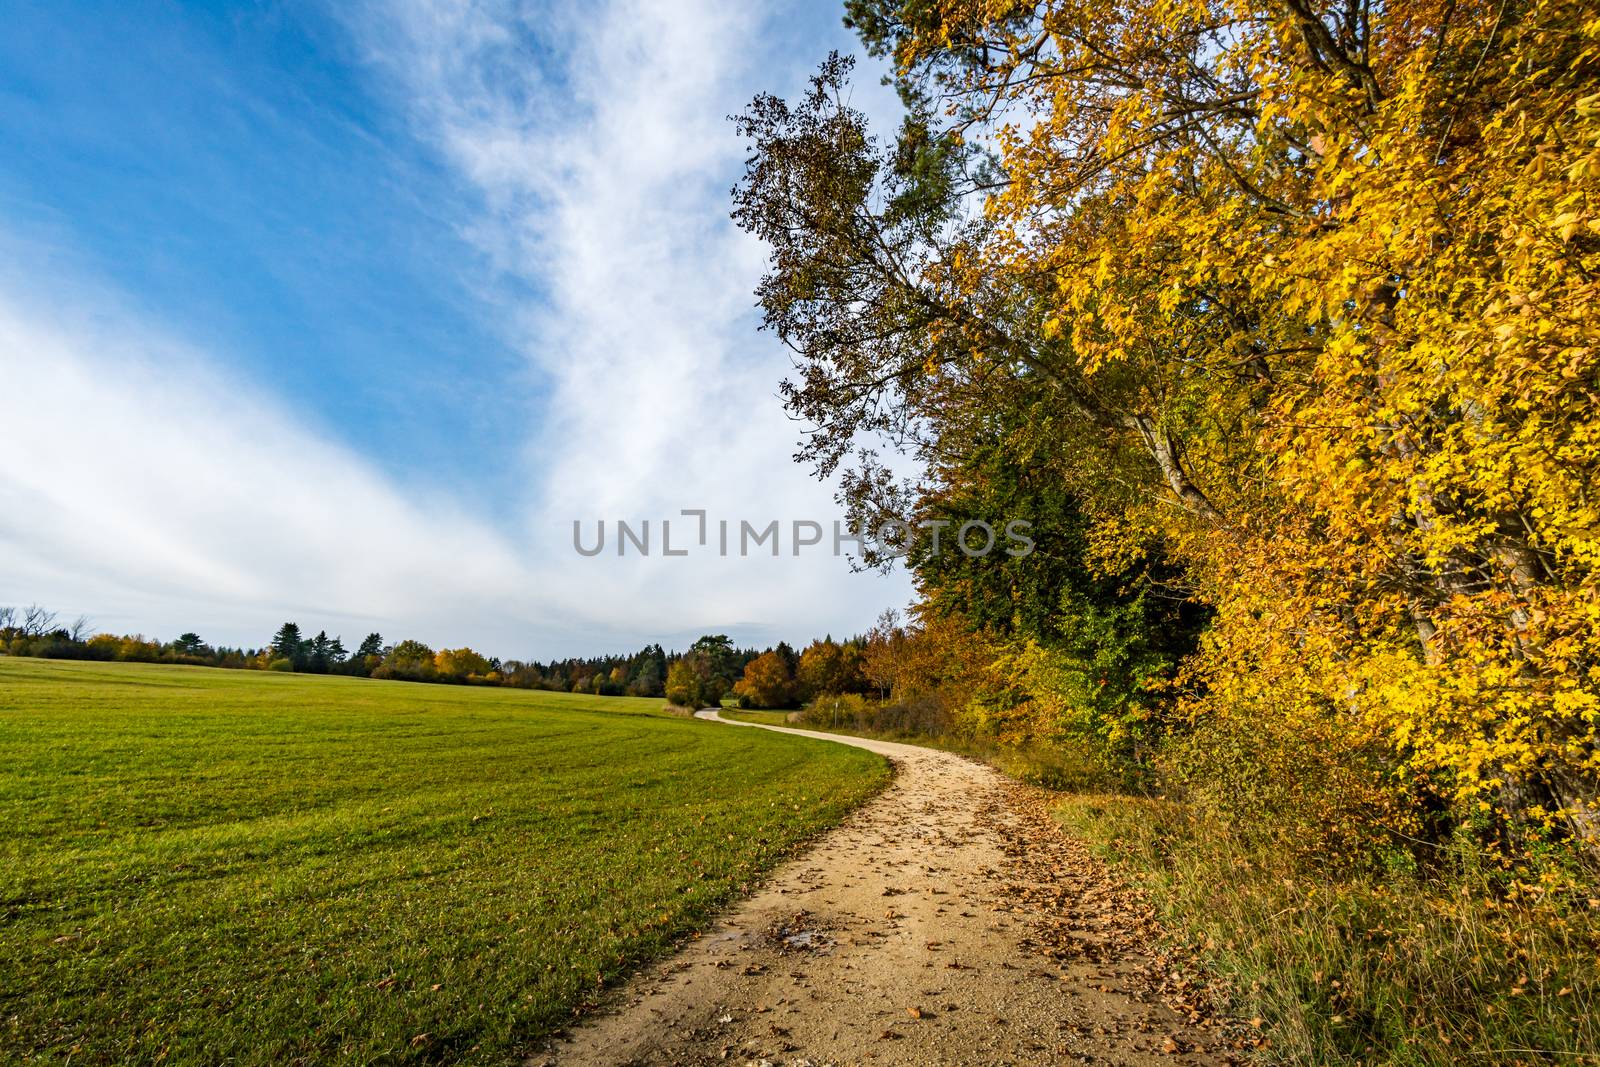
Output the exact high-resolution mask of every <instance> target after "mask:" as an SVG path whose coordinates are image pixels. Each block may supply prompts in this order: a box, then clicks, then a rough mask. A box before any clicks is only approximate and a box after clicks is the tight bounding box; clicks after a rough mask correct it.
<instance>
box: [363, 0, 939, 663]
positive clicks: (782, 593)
mask: <svg viewBox="0 0 1600 1067" xmlns="http://www.w3.org/2000/svg"><path fill="white" fill-rule="evenodd" d="M790 17H792V8H789V9H786V8H785V7H784V6H782V5H770V6H769V5H763V4H757V3H750V2H740V0H679V2H676V3H660V2H649V0H614V2H611V3H607V4H603V5H583V6H581V7H579V6H574V7H570V8H561V9H558V10H557V11H556V12H555V13H554V14H553V15H552V14H551V12H550V10H549V8H548V6H547V5H541V6H540V8H539V15H538V17H535V16H534V15H533V14H532V9H531V8H525V7H520V6H518V5H515V4H500V5H487V6H485V5H462V4H448V5H442V4H440V3H438V2H432V0H410V2H401V3H398V4H394V5H385V6H383V7H382V8H381V14H380V12H374V11H368V12H367V15H366V17H365V18H363V19H362V20H361V21H360V23H359V24H358V32H362V33H364V34H365V35H366V38H367V40H368V42H369V45H370V49H371V55H372V58H373V61H374V66H375V67H376V69H378V70H380V71H381V72H383V75H384V77H386V78H387V79H389V81H390V84H392V85H393V86H395V87H396V89H397V91H398V93H399V95H400V97H401V99H402V101H403V106H405V107H408V108H409V109H410V110H411V112H412V114H413V115H414V116H415V120H416V122H417V124H418V128H419V130H420V131H421V133H422V135H423V136H425V137H427V138H429V139H431V140H432V141H433V142H434V143H436V144H437V145H438V146H439V148H440V150H441V152H442V153H443V154H444V155H445V156H446V158H447V159H448V160H450V161H451V162H452V163H453V164H454V165H455V166H456V168H457V169H458V170H459V171H460V173H461V174H462V175H463V176H464V177H465V178H466V179H468V180H469V181H471V182H472V183H473V184H474V186H475V187H476V189H477V190H478V191H479V193H480V194H481V196H482V200H483V202H484V204H485V205H486V210H485V214H484V215H483V217H481V218H479V219H477V220H476V221H475V222H474V223H473V224H472V225H471V226H470V228H469V233H470V234H471V236H472V237H473V239H474V240H476V241H477V242H478V243H479V244H480V246H481V247H482V248H483V249H484V250H485V252H486V253H487V254H488V255H489V256H490V258H491V260H492V261H493V262H494V263H495V264H496V265H497V266H498V267H499V268H500V269H501V270H504V271H506V272H508V273H511V274H514V275H515V276H517V277H518V278H520V279H523V280H525V281H527V282H529V283H531V284H533V285H534V286H536V287H537V288H538V289H539V290H540V291H541V293H542V294H543V296H544V299H543V300H542V301H541V302H540V303H539V305H538V306H537V307H534V308H530V309H529V312H528V316H527V319H526V320H525V322H524V324H523V328H524V330H525V336H526V338H527V342H526V345H525V348H526V351H527V353H528V357H529V359H530V360H531V361H533V363H534V364H535V365H536V366H537V368H538V369H539V370H540V371H541V372H542V373H543V374H544V375H545V376H547V378H548V379H549V380H550V382H551V383H552V393H551V396H550V400H549V403H548V406H547V408H546V410H545V411H544V413H543V418H542V420H541V424H540V425H539V426H538V427H537V429H536V431H535V433H534V435H533V437H532V444H531V447H530V452H529V457H530V462H531V463H533V464H534V465H535V466H536V467H537V468H538V469H539V470H541V471H543V472H546V473H547V476H546V477H544V478H542V479H541V484H542V487H543V488H542V492H541V494H540V496H539V498H538V500H537V502H536V504H535V505H534V506H533V507H532V508H531V509H530V512H529V515H530V520H529V521H530V533H531V536H532V537H533V538H534V540H535V542H536V543H537V544H539V545H540V546H541V548H542V549H543V550H544V551H546V552H549V553H559V552H562V551H565V552H566V553H567V554H568V555H569V556H570V548H568V547H567V539H568V536H569V531H568V526H567V523H568V521H569V520H570V519H572V518H579V517H582V518H588V519H592V518H600V517H605V518H617V517H627V518H630V519H643V518H657V519H659V518H660V517H662V516H670V515H674V514H676V513H677V511H678V509H680V508H683V507H701V508H706V509H708V510H709V511H710V512H711V513H712V515H713V516H714V517H715V516H724V517H728V518H730V519H732V520H735V521H737V520H739V519H742V518H748V519H750V520H752V521H758V522H759V523H763V524H764V523H765V522H766V521H768V520H770V519H774V518H776V519H780V520H784V521H785V522H786V523H787V522H788V521H791V520H794V519H815V520H818V521H822V522H824V523H825V524H826V523H828V522H831V520H832V519H833V518H834V517H835V516H836V515H837V509H836V507H835V505H834V503H833V501H832V494H831V490H830V489H829V488H828V487H826V486H823V485H819V484H817V483H815V482H814V481H812V480H810V478H809V477H808V474H807V472H806V471H804V470H802V469H800V468H798V467H796V466H795V465H794V464H793V463H792V462H790V455H791V453H792V452H793V450H794V447H795V438H796V436H797V434H798V432H799V428H798V427H797V426H796V425H795V424H794V423H792V422H790V421H789V420H788V419H787V418H786V417H785V415H784V412H783V411H782V408H781V405H780V403H779V402H778V400H777V397H776V392H777V383H778V381H779V379H780V378H781V377H782V376H783V374H784V373H785V371H786V370H787V369H788V364H787V361H786V353H785V352H784V350H783V349H782V348H781V346H779V344H778V343H777V342H776V340H775V339H774V338H773V337H771V336H770V335H766V334H758V333H757V332H756V325H757V321H758V320H757V318H756V315H755V313H754V310H753V307H752V304H753V296H752V290H753V288H754V285H755V282H756V279H757V278H758V277H759V275H760V273H761V269H762V261H763V250H762V248H761V247H760V246H759V245H758V244H757V243H756V242H755V241H753V240H752V239H750V238H748V237H746V236H745V235H744V234H742V233H740V232H739V231H738V230H737V229H736V228H735V227H734V226H733V225H732V223H731V222H730V221H729V219H728V208H729V200H728V191H729V188H730V187H731V185H732V184H733V182H734V180H735V178H736V177H737V176H738V174H739V172H740V169H741V165H742V160H743V154H744V148H743V145H742V144H741V143H740V142H739V140H738V139H737V137H736V136H735V132H734V129H733V126H732V123H730V122H729V121H728V116H729V115H730V114H732V113H734V112H737V111H739V110H740V109H742V107H743V106H744V104H745V103H746V102H747V101H748V100H749V99H750V97H751V96H753V95H754V94H755V93H756V92H757V91H760V90H779V91H788V92H791V93H792V92H794V91H795V90H797V89H798V87H799V86H800V85H801V84H802V82H803V79H804V78H805V77H806V75H808V74H809V73H810V71H811V69H812V68H813V65H814V64H815V62H816V61H817V60H819V59H820V58H821V57H822V54H823V52H824V50H825V48H826V47H827V46H828V45H827V44H826V43H823V42H821V41H819V42H818V43H817V46H816V51H815V53H814V54H809V53H805V54H798V55H775V54H774V53H773V52H772V51H771V50H770V49H769V48H766V47H764V46H763V45H762V42H763V41H768V40H771V39H773V38H774V37H777V36H781V34H779V33H778V30H779V27H780V25H781V22H782V20H784V19H786V18H790ZM829 43H835V44H836V43H839V42H829ZM552 55H556V56H559V57H560V63H559V65H558V66H557V65H555V64H554V63H553V62H552V60H551V59H550V58H549V57H550V56H552ZM861 80H862V81H863V82H864V83H865V86H864V88H863V99H865V100H867V101H868V102H869V103H872V102H873V94H874V91H875V90H874V89H873V87H872V82H873V78H872V77H871V76H870V75H868V76H864V77H863V78H862V79H861ZM786 551H787V549H786ZM580 562H581V565H579V566H574V567H570V568H564V569H562V571H561V572H560V573H559V574H557V575H553V576H552V580H553V582H554V583H555V584H556V585H557V586H558V587H559V588H561V589H562V590H563V591H564V593H566V594H567V595H569V596H579V595H582V591H583V590H585V589H588V590H589V591H591V593H593V592H595V591H603V595H604V596H605V597H606V598H608V599H613V600H614V602H617V603H622V602H626V601H627V599H628V598H629V597H635V598H637V599H636V601H635V602H636V603H637V604H638V605H639V610H640V611H641V613H643V614H644V615H645V616H646V617H648V618H652V619H660V620H661V622H658V623H657V625H665V624H666V623H667V620H668V619H670V618H676V619H678V620H679V621H680V625H703V626H717V625H731V624H732V623H735V622H742V623H755V622H764V623H769V624H774V625H777V626H778V628H779V630H780V632H783V633H785V634H787V635H795V634H796V633H797V629H798V632H802V633H803V632H805V630H804V628H805V627H807V626H809V627H812V628H818V627H820V628H831V629H835V630H843V629H850V628H859V627H861V626H864V625H865V623H866V622H867V621H869V620H870V618H871V617H872V615H873V614H875V612H876V610H877V609H878V608H881V607H883V606H886V605H888V604H890V603H897V602H901V601H903V600H904V599H905V598H906V595H907V592H908V586H907V583H906V582H905V580H904V578H903V577H898V578H895V579H890V580H887V581H885V580H878V579H874V578H872V577H869V576H864V575H855V574H851V573H849V571H848V569H847V567H846V565H845V564H844V563H843V561H841V560H838V559H835V558H832V557H831V556H827V555H825V554H817V555H813V556H808V557H806V558H803V559H800V560H796V559H794V558H792V557H789V558H785V559H782V560H778V561H773V560H771V559H763V560H759V561H757V560H723V559H716V558H710V559H696V560H691V561H682V560H665V559H656V560H649V561H638V562H635V563H632V564H629V563H626V562H623V561H617V560H615V559H614V558H609V559H608V560H606V561H602V560H598V559H597V560H594V561H580ZM785 620H792V622H790V625H789V626H783V625H782V623H783V622H784V621H785Z"/></svg>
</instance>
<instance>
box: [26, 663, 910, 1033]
mask: <svg viewBox="0 0 1600 1067" xmlns="http://www.w3.org/2000/svg"><path fill="white" fill-rule="evenodd" d="M660 704H661V702H660V701H655V700H636V699H629V698H601V697H587V696H569V695H565V694H552V693H533V692H523V691H517V690H504V689H472V688H458V687H447V686H431V685H419V684H410V683H403V682H374V681H368V680H365V679H348V678H317V677H307V676H299V675H276V674H267V673H257V672H240V671H219V670H209V669H205V668H190V667H161V666H147V665H137V664H78V663H65V662H52V661H38V660H11V659H5V658H0V824H3V825H4V827H5V832H4V834H3V836H0V1049H3V1050H4V1055H3V1057H0V1058H8V1059H14V1060H15V1059H20V1060H24V1061H26V1060H29V1059H40V1060H60V1061H65V1060H67V1059H69V1058H70V1059H71V1060H72V1062H74V1063H110V1062H116V1063H123V1062H156V1061H160V1062H164V1063H202V1062H203V1063H220V1062H225V1061H226V1062H246V1063H263V1062H273V1063H282V1062H292V1061H295V1060H297V1059H298V1060H303V1061H307V1062H328V1061H333V1060H338V1061H348V1062H356V1063H399V1062H428V1061H448V1062H457V1061H463V1060H465V1061H469V1062H489V1063H494V1062H503V1061H506V1060H508V1059H510V1058H512V1057H514V1056H515V1054H516V1053H517V1052H518V1051H519V1050H520V1049H522V1048H524V1047H525V1046H526V1045H527V1044H528V1042H529V1041H530V1040H531V1039H533V1038H535V1037H536V1036H538V1035H539V1034H541V1033H545V1032H548V1031H549V1030H550V1029H552V1028H555V1027H557V1026H559V1025H560V1024H561V1023H562V1022H563V1021H564V1020H566V1019H567V1018H569V1017H570V1015H571V1013H572V1011H573V1009H574V1007H575V1006H577V1005H579V1004H580V1003H582V1002H584V1001H585V1000H586V999H589V998H592V997H593V996H594V994H595V993H596V991H597V988H598V987H599V986H600V985H601V984H602V983H604V982H605V981H607V980H609V979H613V978H615V977H617V976H619V975H620V974H622V973H624V972H625V971H626V970H627V969H629V967H630V965H632V964H634V963H636V962H637V961H639V960H641V959H643V958H646V957H648V956H650V955H652V954H655V953H659V952H660V951H662V950H664V949H665V948H666V947H668V946H669V945H670V944H671V943H672V941H673V940H674V939H675V938H677V937H679V936H681V935H683V934H684V933H685V932H687V931H688V930H690V929H691V928H692V927H694V926H695V925H696V924H697V923H698V922H700V921H702V920H704V919H705V917H706V916H707V915H708V914H709V913H710V912H711V911H712V910H713V909H714V907H715V906H716V905H717V904H718V903H720V902H723V901H725V900H727V899H728V898H729V897H730V896H731V895H733V894H734V893H736V892H737V891H738V889H739V887H740V886H741V885H743V884H745V883H747V882H748V881H749V880H750V879H751V878H752V877H753V876H755V875H756V874H758V873H759V872H760V871H761V870H763V869H764V868H766V867H768V866H769V865H770V864H772V863H773V862H774V861H775V860H776V859H777V858H778V857H780V856H781V855H782V854H783V853H784V852H785V851H787V850H789V849H790V848H791V847H792V846H794V845H795V844H796V842H798V841H800V840H802V839H803V838H805V837H806V836H807V835H809V834H811V833H813V832H815V831H816V830H818V829H820V828H822V827H824V826H826V825H828V824H830V823H832V822H834V821H835V820H837V819H838V818H839V817H840V816H841V815H842V814H843V813H844V812H845V811H846V810H848V809H849V808H850V807H851V806H852V805H854V804H856V803H857V802H859V801H860V800H861V799H862V798H864V797H865V796H867V795H869V794H870V793H872V792H873V791H874V790H875V789H877V788H879V787H880V786H881V785H882V784H883V783H884V782H885V781H886V780H887V768H886V767H885V765H884V764H883V762H882V761H881V760H879V759H878V758H877V757H874V756H871V755H869V754H867V753H865V752H862V751H860V750H857V749H850V748H845V747H843V746H840V745H831V744H826V743H820V742H809V741H805V740H803V739H797V738H791V737H782V736H779V735H776V734H772V733H769V732H767V731H763V730H734V729H729V728H727V727H721V726H716V725H712V724H707V723H701V722H694V721H690V720H683V719H677V718H672V717H668V716H665V715H661V714H658V713H657V709H658V708H659V707H660Z"/></svg>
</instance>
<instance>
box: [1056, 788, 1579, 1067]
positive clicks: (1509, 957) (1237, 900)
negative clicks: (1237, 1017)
mask: <svg viewBox="0 0 1600 1067" xmlns="http://www.w3.org/2000/svg"><path fill="white" fill-rule="evenodd" d="M1056 814H1057V817H1058V818H1059V819H1060V820H1061V822H1062V823H1063V825H1064V826H1065V827H1066V828H1067V829H1068V830H1069V831H1070V832H1071V833H1074V834H1076V835H1078V836H1080V837H1082V838H1084V839H1085V840H1087V841H1089V842H1090V844H1091V845H1092V846H1093V847H1094V848H1095V849H1096V851H1098V852H1099V853H1100V854H1101V855H1103V856H1105V857H1106V858H1108V859H1110V860H1112V861H1114V862H1115V863H1117V864H1118V865H1119V866H1120V867H1121V868H1122V869H1123V870H1125V871H1127V872H1128V873H1129V874H1130V875H1132V876H1133V877H1134V878H1135V879H1136V880H1137V881H1139V882H1140V883H1142V884H1143V885H1144V886H1146V887H1147V888H1148V889H1150V890H1151V891H1152V894H1153V896H1154V897H1155V899H1156V900H1157V901H1158V902H1159V903H1160V905H1161V907H1162V908H1163V910H1164V911H1165V912H1166V917H1167V919H1168V922H1169V924H1170V926H1171V927H1172V928H1173V929H1178V930H1182V931H1184V932H1185V933H1186V935H1187V936H1188V937H1189V938H1190V939H1191V940H1192V941H1193V942H1194V944H1195V946H1196V947H1197V948H1198V949H1199V950H1200V951H1201V953H1202V954H1203V956H1204V958H1206V959H1207V960H1208V962H1209V963H1210V964H1211V965H1212V966H1213V967H1214V968H1215V969H1216V970H1217V971H1218V972H1220V973H1221V974H1222V975H1223V976H1224V977H1225V978H1226V979H1227V980H1228V982H1229V984H1230V985H1231V986H1232V988H1233V990H1234V993H1233V996H1234V1000H1235V1003H1234V1004H1233V1005H1232V1009H1233V1010H1234V1011H1235V1012H1236V1013H1240V1014H1242V1015H1243V1016H1244V1017H1246V1018H1248V1017H1250V1016H1252V1015H1253V1016H1257V1017H1259V1018H1261V1019H1262V1021H1263V1024H1264V1026H1265V1027H1266V1028H1267V1030H1268V1032H1269V1033H1270V1034H1271V1038H1272V1046H1271V1050H1270V1052H1269V1057H1270V1059H1271V1060H1273V1061H1276V1062H1284V1063H1297V1064H1302V1063H1303V1064H1357V1063H1360V1064H1373V1063H1382V1064H1403V1065H1421V1064H1496V1065H1498V1064H1517V1063H1525V1064H1533V1063H1572V1064H1579V1063H1590V1062H1600V962H1597V950H1600V901H1592V900H1586V899H1579V900H1570V901H1565V902H1563V903H1561V904H1560V905H1546V906H1543V907H1539V908H1531V907H1527V906H1518V905H1511V904H1506V903H1503V902H1499V901H1496V900H1495V899H1494V897H1493V894H1491V893H1490V892H1489V891H1488V885H1487V883H1486V882H1485V881H1484V880H1482V879H1480V878H1477V877H1475V876H1474V875H1473V873H1472V872H1471V870H1470V868H1469V867H1468V866H1467V865H1465V864H1460V863H1458V864H1455V865H1454V866H1453V868H1452V870H1451V871H1450V872H1449V873H1448V874H1444V873H1439V874H1435V875H1432V876H1426V877H1425V876H1420V875H1417V874H1415V873H1396V874H1394V875H1392V876H1389V877H1387V878H1368V879H1360V880H1357V879H1352V878H1339V879H1335V878H1331V877H1328V876H1326V875H1323V874H1319V873H1317V872H1307V871H1304V870H1298V871H1297V870H1291V869H1287V868H1286V867H1285V866H1284V864H1283V863H1282V862H1280V861H1279V860H1278V859H1277V858H1276V857H1274V856H1273V855H1271V854H1269V853H1267V852H1265V851H1263V850H1260V849H1255V850H1251V849H1249V848H1247V847H1245V846H1242V845H1240V844H1238V843H1237V841H1236V840H1235V839H1234V838H1233V837H1232V836H1230V835H1229V834H1227V833H1226V832H1225V831H1223V830H1219V829H1218V828H1215V827H1211V826H1207V825H1204V824H1201V823H1200V822H1198V821H1197V820H1196V819H1195V818H1194V817H1193V815H1192V814H1191V813H1190V812H1189V811H1188V810H1187V809H1186V808H1185V807H1184V806H1183V805H1181V804H1177V803H1174V802H1171V801H1164V800H1147V799H1136V798H1129V797H1123V796H1084V795H1073V796H1067V797H1064V798H1062V799H1061V800H1060V801H1059V802H1058V804H1057V805H1056Z"/></svg>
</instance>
